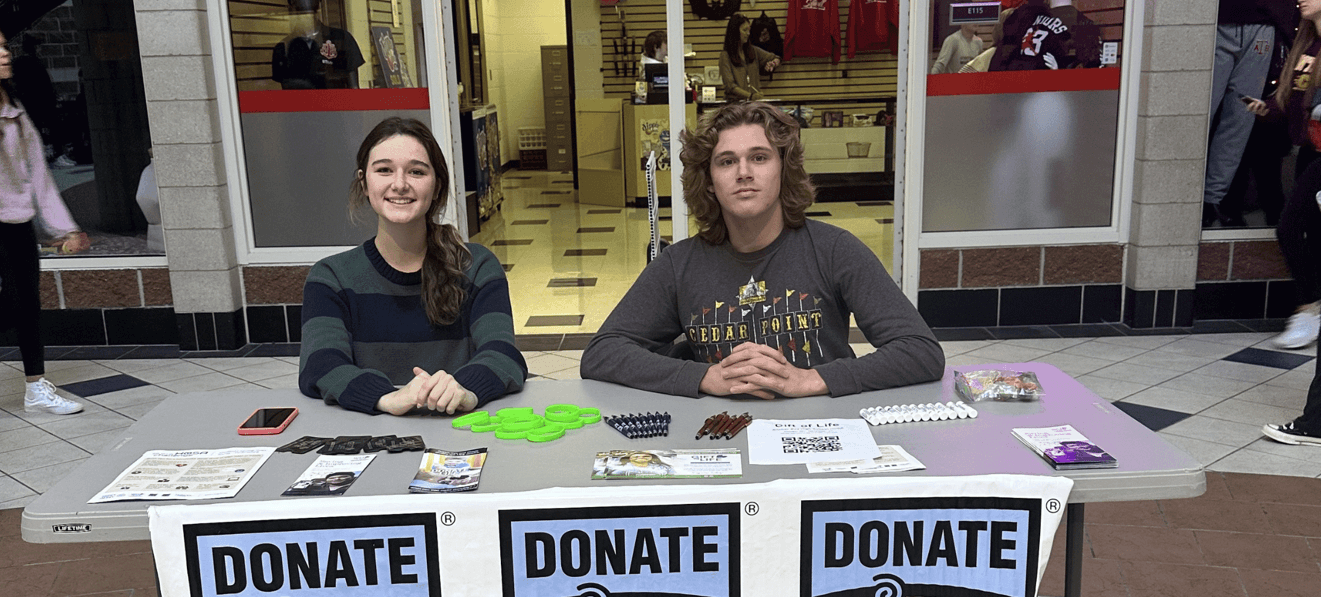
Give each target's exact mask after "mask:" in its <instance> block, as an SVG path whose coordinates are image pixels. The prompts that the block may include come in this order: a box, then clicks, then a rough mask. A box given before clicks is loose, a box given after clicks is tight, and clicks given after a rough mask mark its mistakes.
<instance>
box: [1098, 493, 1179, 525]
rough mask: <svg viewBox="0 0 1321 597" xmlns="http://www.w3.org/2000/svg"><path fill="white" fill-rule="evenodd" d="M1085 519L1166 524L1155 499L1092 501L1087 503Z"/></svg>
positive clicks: (1108, 522)
mask: <svg viewBox="0 0 1321 597" xmlns="http://www.w3.org/2000/svg"><path fill="white" fill-rule="evenodd" d="M1087 519H1088V520H1095V521H1098V522H1104V523H1106V524H1114V525H1124V526H1137V527H1165V526H1167V525H1166V524H1165V516H1164V515H1163V514H1161V509H1160V502H1158V501H1156V500H1141V501H1137V502H1094V503H1091V504H1087Z"/></svg>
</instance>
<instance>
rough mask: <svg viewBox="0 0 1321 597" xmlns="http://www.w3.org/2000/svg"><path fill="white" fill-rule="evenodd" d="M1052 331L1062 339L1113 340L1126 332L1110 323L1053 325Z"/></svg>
mask: <svg viewBox="0 0 1321 597" xmlns="http://www.w3.org/2000/svg"><path fill="white" fill-rule="evenodd" d="M1050 329H1051V330H1054V332H1055V333H1056V334H1059V335H1060V337H1061V338H1092V337H1096V338H1112V337H1115V336H1123V335H1124V332H1122V331H1120V330H1119V329H1117V328H1115V326H1113V325H1111V324H1108V323H1082V324H1078V325H1052V326H1050Z"/></svg>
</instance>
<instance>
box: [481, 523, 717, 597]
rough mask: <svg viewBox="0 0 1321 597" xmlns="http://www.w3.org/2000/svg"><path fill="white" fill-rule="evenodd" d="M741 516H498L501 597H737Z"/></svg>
mask: <svg viewBox="0 0 1321 597" xmlns="http://www.w3.org/2000/svg"><path fill="white" fill-rule="evenodd" d="M739 512H740V505H739V504H737V503H729V504H692V505H655V506H631V507H610V508H559V509H547V510H502V511H501V512H500V550H501V565H502V568H503V569H502V573H503V582H504V597H528V596H561V595H580V594H607V595H608V594H616V595H617V594H621V593H622V594H625V595H633V594H647V595H656V596H661V595H685V596H697V595H701V596H711V597H715V596H733V595H738V594H739V557H738V545H739V518H738V516H739ZM585 591H589V592H587V593H585ZM590 591H601V593H593V592H590Z"/></svg>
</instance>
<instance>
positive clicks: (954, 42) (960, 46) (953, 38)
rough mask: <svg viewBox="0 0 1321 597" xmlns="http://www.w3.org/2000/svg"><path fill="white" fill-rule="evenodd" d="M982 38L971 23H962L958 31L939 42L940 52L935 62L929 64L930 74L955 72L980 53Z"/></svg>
mask: <svg viewBox="0 0 1321 597" xmlns="http://www.w3.org/2000/svg"><path fill="white" fill-rule="evenodd" d="M982 45H983V43H982V38H980V37H977V31H976V29H975V28H973V26H972V25H968V24H964V25H962V26H960V27H959V30H958V31H955V32H954V33H951V34H949V37H946V38H945V42H944V43H942V44H940V54H939V55H938V56H936V62H935V64H932V65H931V74H933V75H940V74H944V73H957V72H959V69H961V68H963V67H964V65H966V64H968V62H969V61H971V60H972V59H973V58H976V57H977V55H978V54H981V53H982Z"/></svg>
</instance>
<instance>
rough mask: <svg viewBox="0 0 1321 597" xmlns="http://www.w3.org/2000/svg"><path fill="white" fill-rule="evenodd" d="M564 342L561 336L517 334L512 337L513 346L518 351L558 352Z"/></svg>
mask: <svg viewBox="0 0 1321 597" xmlns="http://www.w3.org/2000/svg"><path fill="white" fill-rule="evenodd" d="M563 342H564V335H563V334H519V335H517V336H514V346H516V347H518V349H519V350H523V351H533V350H559V349H560V344H562V343H563Z"/></svg>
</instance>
